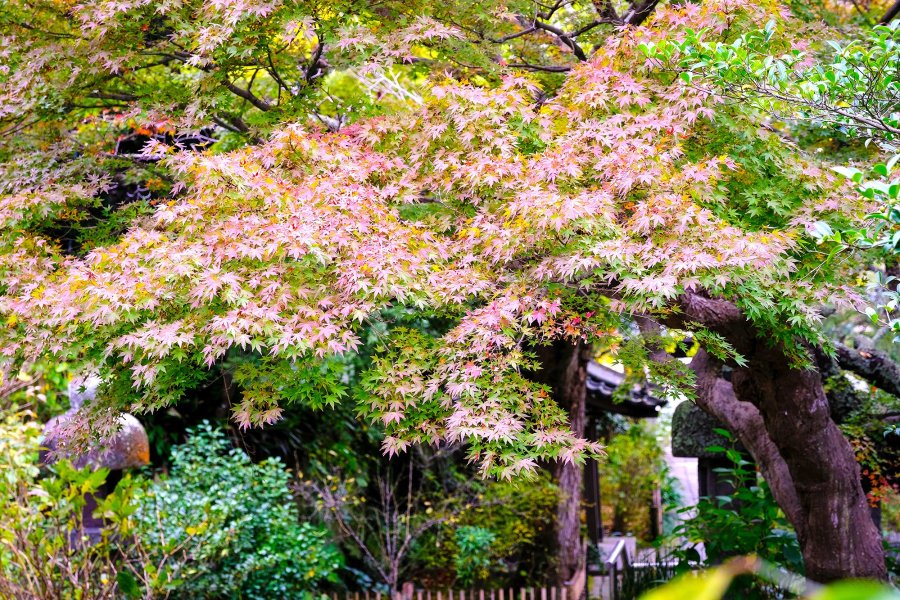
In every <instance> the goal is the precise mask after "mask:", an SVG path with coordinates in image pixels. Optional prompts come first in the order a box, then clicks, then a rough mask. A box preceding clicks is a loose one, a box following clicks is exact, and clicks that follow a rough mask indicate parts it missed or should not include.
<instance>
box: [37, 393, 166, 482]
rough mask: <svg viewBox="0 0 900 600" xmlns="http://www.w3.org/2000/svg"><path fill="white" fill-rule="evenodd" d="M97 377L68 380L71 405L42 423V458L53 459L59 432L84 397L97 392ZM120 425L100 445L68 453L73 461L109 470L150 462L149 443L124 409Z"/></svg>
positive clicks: (76, 463) (138, 465)
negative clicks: (77, 453)
mask: <svg viewBox="0 0 900 600" xmlns="http://www.w3.org/2000/svg"><path fill="white" fill-rule="evenodd" d="M99 385H100V380H99V378H97V377H92V376H89V377H84V378H76V379H73V380H72V381H71V382H70V383H69V403H70V405H71V408H70V409H69V410H67V411H66V412H65V413H63V414H61V415H60V416H58V417H54V418H53V419H51V420H50V421H49V422H48V423H47V424H46V425H45V426H44V447H45V448H46V450H44V451H42V452H41V455H42V456H41V460H42V462H44V461H46V460H48V459H49V460H50V461H52V460H54V457H55V454H56V452H55V451H56V449H57V446H58V437H59V435H58V434H59V432H60V430H61V429H62V427H63V426H64V425H65V424H66V423H67V422H68V421H70V420H71V419H72V417H73V416H74V415H75V412H76V411H77V410H78V409H79V408H81V406H82V404H83V403H84V402H85V401H90V400H93V399H94V397H96V395H97V387H98V386H99ZM118 425H119V429H118V431H117V432H116V434H115V435H113V437H112V439H110V440H107V442H106V444H104V445H103V446H101V447H98V448H95V449H92V450H90V451H88V452H86V453H84V454H79V455H78V456H74V457H71V459H72V464H73V465H74V466H75V467H76V468H78V469H80V468H83V467H85V466H90V467H91V468H93V469H98V468H101V467H106V468H107V469H110V470H118V469H127V468H129V467H142V466H144V465H146V464H149V462H150V443H149V441H148V440H147V432H146V431H145V430H144V427H143V425H141V423H140V421H138V420H137V419H136V418H135V417H134V416H133V415H130V414H127V413H124V414H122V415H121V416H120V417H119V423H118Z"/></svg>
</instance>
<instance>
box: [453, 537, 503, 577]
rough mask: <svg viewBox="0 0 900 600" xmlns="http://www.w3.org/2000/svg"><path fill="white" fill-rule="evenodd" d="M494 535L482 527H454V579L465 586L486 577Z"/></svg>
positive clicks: (489, 565)
mask: <svg viewBox="0 0 900 600" xmlns="http://www.w3.org/2000/svg"><path fill="white" fill-rule="evenodd" d="M495 538H496V536H495V535H494V534H493V533H491V532H490V530H488V529H485V528H483V527H472V526H467V525H463V526H462V527H458V528H457V529H456V536H455V541H456V557H455V558H454V559H453V565H454V566H455V567H456V580H457V581H458V582H459V583H460V584H461V585H462V586H463V587H466V588H469V587H472V585H473V584H474V583H475V582H476V581H479V580H484V579H486V578H487V576H488V573H489V570H490V567H491V559H490V550H491V544H492V543H493V542H494V539H495Z"/></svg>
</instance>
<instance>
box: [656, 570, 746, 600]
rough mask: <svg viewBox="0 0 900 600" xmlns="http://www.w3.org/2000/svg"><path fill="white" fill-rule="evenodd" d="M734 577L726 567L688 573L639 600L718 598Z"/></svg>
mask: <svg viewBox="0 0 900 600" xmlns="http://www.w3.org/2000/svg"><path fill="white" fill-rule="evenodd" d="M732 577H734V574H733V573H732V571H730V570H728V569H714V570H711V571H705V572H703V573H699V574H698V573H688V574H686V575H682V576H681V577H678V578H676V579H673V580H672V581H671V582H670V583H667V584H666V585H664V586H662V587H659V588H656V589H655V590H651V591H650V592H648V593H646V594H644V595H643V596H641V600H719V599H720V598H722V596H723V595H724V594H725V590H727V589H728V586H729V585H730V584H731V579H732Z"/></svg>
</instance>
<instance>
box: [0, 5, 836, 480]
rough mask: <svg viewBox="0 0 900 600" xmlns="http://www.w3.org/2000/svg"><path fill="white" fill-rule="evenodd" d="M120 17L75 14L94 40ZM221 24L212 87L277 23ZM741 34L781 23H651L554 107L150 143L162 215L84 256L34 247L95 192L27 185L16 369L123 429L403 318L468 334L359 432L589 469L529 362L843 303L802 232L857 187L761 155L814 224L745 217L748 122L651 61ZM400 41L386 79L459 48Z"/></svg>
mask: <svg viewBox="0 0 900 600" xmlns="http://www.w3.org/2000/svg"><path fill="white" fill-rule="evenodd" d="M132 4H133V0H130V1H128V2H116V3H113V2H103V3H99V4H97V5H96V6H93V7H92V8H90V10H89V9H88V8H85V7H79V8H78V9H77V10H78V14H79V18H81V19H83V20H84V23H85V25H89V26H87V27H86V30H87V31H89V32H98V33H97V34H96V35H98V36H102V35H106V34H107V33H111V31H112V30H111V29H109V28H110V27H112V26H113V24H114V23H115V22H116V19H117V18H118V15H119V14H120V13H123V11H124V12H127V11H129V10H131V7H132ZM137 4H142V5H143V4H146V3H145V2H143V0H139V1H138V2H137ZM219 4H223V3H218V2H206V3H204V4H203V7H202V8H201V9H200V10H201V12H202V11H207V12H209V15H210V16H211V17H212V16H213V15H214V16H215V19H216V21H217V23H218V24H217V25H216V28H215V30H213V29H209V28H207V29H205V30H202V31H198V32H195V33H194V35H198V36H202V37H201V41H200V44H199V47H200V48H201V49H202V51H201V52H200V53H199V54H198V55H197V56H198V57H199V58H197V60H196V61H195V62H196V63H197V66H199V67H202V66H203V60H204V59H203V56H204V53H205V52H213V50H214V48H217V47H219V46H220V45H221V44H223V43H224V40H225V39H226V38H228V36H231V35H232V34H234V32H235V28H236V27H238V26H239V25H240V23H242V22H244V21H245V20H251V21H252V20H254V19H261V18H265V17H266V16H267V15H269V14H270V13H272V12H273V11H276V10H279V9H278V7H277V5H276V4H274V3H272V4H270V3H259V2H256V3H231V2H230V3H224V5H223V6H219ZM167 6H168V5H167V4H165V3H163V4H162V5H160V6H159V7H157V8H156V10H158V11H163V12H165V11H166V10H168V8H167ZM172 6H173V7H174V6H175V5H174V4H173V5H172ZM173 10H174V9H173ZM736 11H741V15H743V17H744V18H748V19H751V20H752V19H755V20H756V21H760V20H761V19H763V18H767V15H766V14H765V11H757V12H754V10H753V9H752V8H751V9H749V10H747V9H745V7H744V8H738V7H736V3H734V2H731V1H723V2H714V3H705V4H704V5H702V6H699V5H693V4H685V5H683V6H679V7H674V8H667V9H664V10H660V12H659V14H658V15H657V16H656V17H655V21H654V23H655V25H654V27H652V28H642V29H636V28H634V29H626V30H624V31H622V32H621V33H620V34H619V35H617V36H615V37H611V38H610V39H609V40H608V42H607V43H606V44H605V45H604V46H602V47H600V48H598V49H597V51H596V52H595V53H594V54H593V56H592V57H591V58H590V60H588V61H586V62H584V63H583V64H580V65H579V66H577V67H575V68H574V69H573V70H572V71H571V72H570V73H569V75H568V76H567V78H566V80H565V83H564V84H563V85H562V87H561V88H560V89H559V90H557V91H556V93H555V94H554V95H552V97H549V98H546V97H544V95H543V94H542V90H541V88H540V86H539V84H538V83H537V80H536V79H534V78H532V77H528V76H523V75H521V74H518V75H507V76H505V77H504V78H503V79H502V81H501V82H500V83H499V84H498V85H496V86H488V85H482V84H478V83H461V82H458V81H455V80H452V79H446V80H444V81H440V82H436V83H435V85H433V86H432V87H431V88H430V89H429V93H428V95H427V97H426V99H425V101H424V104H423V105H422V106H420V107H413V108H409V109H407V110H405V111H401V112H399V113H396V114H392V115H387V116H380V117H374V118H369V119H362V120H359V121H357V122H355V123H353V124H351V125H348V126H346V127H343V128H342V129H341V130H340V131H338V132H332V131H327V130H325V129H322V128H318V127H314V126H309V125H305V124H287V125H284V126H282V127H280V128H278V129H277V130H276V131H275V132H274V133H273V134H272V135H271V136H270V137H269V138H268V139H266V140H264V141H261V142H260V143H258V144H255V145H250V146H245V147H243V148H239V149H236V150H232V151H229V152H224V153H210V152H206V153H201V152H193V151H185V150H181V149H178V148H175V147H170V146H165V145H164V144H163V143H161V142H157V143H153V144H149V145H148V146H147V148H146V149H145V151H144V154H145V156H154V157H160V156H163V157H164V158H163V164H164V165H165V166H166V167H167V168H168V169H169V171H170V172H171V173H172V174H174V175H173V176H174V177H176V178H177V184H176V185H175V186H174V191H173V196H172V198H171V199H169V200H166V201H164V202H161V203H160V204H159V206H158V208H157V209H156V210H155V212H154V214H153V215H152V216H151V217H149V218H145V219H142V220H138V221H135V222H134V223H133V224H132V226H131V228H130V229H129V230H128V231H127V233H126V234H124V235H123V236H122V237H121V239H120V240H119V241H118V242H117V243H114V244H110V245H107V246H103V247H98V248H95V249H93V250H91V251H90V252H88V253H87V254H86V255H85V256H82V257H73V256H63V255H62V254H60V253H59V252H58V251H57V250H56V249H54V248H53V247H52V245H51V244H48V243H47V242H46V241H45V240H44V239H43V238H42V237H41V236H40V235H38V234H37V233H34V232H30V233H26V231H27V229H26V228H25V227H24V225H23V224H25V223H26V222H27V220H28V219H30V218H34V215H35V212H37V213H41V212H46V211H51V210H54V208H53V207H58V206H60V205H64V204H65V198H66V197H67V196H78V197H82V196H90V195H91V194H92V193H93V192H94V191H95V190H96V189H99V188H100V187H102V185H104V183H103V181H102V180H101V179H100V178H99V177H98V178H97V179H96V181H94V182H92V183H85V182H84V181H83V180H82V179H80V178H76V180H74V181H70V182H69V183H68V184H66V185H65V187H64V189H62V188H60V189H57V186H58V185H62V182H64V181H66V180H65V178H62V179H60V183H59V184H57V183H48V182H47V181H46V179H45V176H44V175H43V174H42V173H43V171H42V170H41V169H42V168H43V167H41V166H39V165H34V166H32V167H30V168H29V170H28V171H27V172H28V173H29V175H28V177H30V178H31V180H33V181H31V182H30V183H24V182H23V180H22V179H21V177H20V178H19V179H18V184H17V185H7V187H6V188H4V190H3V192H4V193H3V195H2V197H0V226H2V227H3V230H4V240H6V242H4V243H6V244H7V246H6V251H5V252H4V254H3V255H2V258H0V274H2V275H3V282H4V283H3V289H2V292H3V293H2V296H0V314H2V315H4V317H5V318H6V319H7V323H8V327H6V328H5V329H4V330H3V332H2V333H0V339H2V348H3V355H4V356H5V357H7V358H8V359H9V360H12V361H18V362H20V363H22V362H24V363H27V362H29V361H34V360H38V359H40V358H42V357H47V356H57V357H60V358H65V359H66V360H73V361H75V362H77V363H79V364H82V365H85V366H86V367H88V368H91V369H94V370H97V371H99V372H100V373H101V374H102V375H103V377H104V378H105V379H106V380H107V381H108V382H110V383H109V389H110V390H115V389H119V390H121V389H123V387H122V386H123V385H125V384H127V385H125V387H130V388H132V389H133V391H134V392H133V393H132V394H131V396H130V397H131V398H136V399H137V400H136V401H135V404H134V405H132V406H126V407H125V408H130V409H132V410H141V409H148V408H155V407H158V406H160V405H164V404H166V403H168V402H171V401H173V400H174V399H177V397H178V394H179V393H180V390H181V387H180V386H183V385H184V382H185V379H184V377H182V376H181V374H182V373H183V370H184V369H189V370H202V369H204V368H207V367H209V366H211V365H214V364H216V363H217V362H219V361H222V360H223V359H224V357H225V356H226V354H227V353H228V352H229V351H230V350H232V349H235V348H241V349H245V350H249V351H253V352H256V353H260V354H263V355H268V356H271V357H273V358H275V359H279V360H285V361H289V362H291V361H293V362H296V363H297V364H303V363H304V362H305V361H311V360H317V359H320V358H323V357H327V356H332V355H335V354H342V353H352V352H354V351H356V350H357V349H358V348H359V347H360V345H361V343H362V341H361V331H362V329H363V328H364V327H365V325H366V324H367V323H369V322H370V321H372V320H373V319H377V318H378V315H379V314H381V313H382V312H383V311H385V310H388V309H396V308H398V307H402V308H404V309H408V310H411V311H421V312H424V313H427V314H433V315H441V316H444V317H448V318H451V319H452V320H453V321H454V323H455V325H454V326H453V327H452V328H451V329H450V330H449V332H448V333H446V334H445V335H443V336H440V337H434V336H427V335H424V334H422V333H421V332H417V331H414V330H410V329H404V328H396V329H394V330H392V331H390V333H389V335H388V337H387V338H386V339H385V340H384V341H383V344H382V349H381V352H380V353H378V354H377V355H376V357H375V359H374V363H373V366H372V368H371V370H370V371H369V372H368V373H367V374H366V375H365V378H364V385H365V388H366V391H367V394H366V396H365V398H364V400H363V402H362V404H361V406H360V410H361V412H362V413H363V414H365V415H366V416H368V417H370V418H372V419H374V420H377V421H379V422H380V423H381V424H382V425H383V426H384V428H385V431H386V439H385V442H384V448H385V450H386V451H387V452H388V453H395V452H399V451H402V450H403V449H404V448H406V447H407V446H408V445H409V444H411V443H419V442H427V443H437V442H440V441H463V442H467V443H468V444H469V447H470V452H471V458H473V459H474V460H477V461H479V462H480V464H481V465H482V467H483V469H484V470H485V472H489V473H495V474H499V475H502V476H510V475H513V474H516V473H519V472H522V471H529V470H532V469H534V468H535V466H536V464H537V460H538V459H540V458H560V459H563V460H567V461H574V460H578V459H579V458H580V457H582V456H584V455H585V453H598V452H601V448H600V447H599V446H598V445H597V444H594V443H591V442H588V441H586V440H584V439H580V438H578V437H577V436H575V435H573V434H572V432H571V431H570V430H569V428H568V425H567V419H566V415H565V413H564V412H563V411H562V410H561V409H560V407H559V406H558V405H556V404H555V403H554V402H553V401H552V398H551V397H550V394H549V392H548V390H547V388H546V387H543V386H541V385H538V384H536V383H534V382H533V381H532V380H531V379H529V378H528V377H527V373H528V371H530V370H534V369H536V368H537V365H536V363H535V360H534V357H533V354H532V352H531V351H532V349H533V348H534V347H535V346H537V345H541V344H547V343H551V342H553V341H554V340H559V339H569V340H577V339H584V340H595V339H597V338H598V337H600V336H603V335H606V334H608V332H610V331H615V330H617V329H621V328H622V327H626V325H624V323H626V322H627V321H628V319H629V318H630V316H631V315H634V314H646V313H659V312H665V311H668V310H671V306H672V302H673V300H674V299H675V298H677V297H678V296H680V295H682V294H684V293H686V292H691V291H702V292H703V293H707V294H712V295H717V296H722V297H726V298H729V299H732V300H734V301H735V302H737V303H738V304H739V305H741V306H756V307H759V306H769V307H774V306H776V304H778V303H779V302H782V300H784V299H789V301H790V302H789V305H790V307H793V308H792V310H794V316H795V317H796V315H797V314H798V313H799V314H800V315H801V316H800V317H799V318H800V319H801V320H804V319H805V320H807V321H810V322H812V321H813V320H814V319H815V318H816V315H815V314H814V312H813V311H811V310H810V309H808V308H807V307H808V306H809V305H811V304H813V303H814V301H815V302H818V301H821V300H822V299H823V298H826V297H827V298H828V299H833V298H832V296H834V297H836V298H838V299H843V300H844V301H847V300H848V299H849V300H852V298H853V292H852V290H849V289H846V288H840V287H837V286H833V287H830V288H827V287H826V288H823V287H822V286H820V285H818V284H815V285H813V284H812V283H813V282H814V278H812V277H809V278H807V279H806V280H805V281H804V280H803V278H804V277H806V276H807V274H808V272H809V271H808V270H804V269H806V266H804V265H807V264H808V263H809V261H810V259H809V258H808V257H807V256H806V254H805V252H806V248H807V247H808V245H809V244H808V241H809V239H810V237H809V234H808V229H809V227H811V225H812V223H814V222H815V221H816V220H819V219H828V218H832V216H833V215H835V214H838V213H841V211H843V212H844V213H846V212H847V209H846V206H848V205H849V204H848V203H843V202H841V201H838V200H837V199H840V198H842V194H843V193H845V191H844V190H843V188H839V187H838V186H837V184H836V183H835V182H834V180H833V179H832V178H830V177H829V176H827V175H824V174H823V173H822V171H819V170H817V167H816V166H815V165H814V164H813V163H812V162H811V161H810V160H809V159H808V158H805V157H803V156H802V155H801V154H799V153H797V152H794V151H791V150H784V148H785V146H784V144H782V143H781V142H780V141H779V140H777V139H773V138H775V136H774V135H769V134H766V133H759V135H760V136H763V137H766V136H767V137H766V139H767V140H768V141H767V143H769V144H774V145H778V146H779V147H781V148H782V150H783V151H785V152H789V153H790V156H791V159H792V164H789V165H787V164H786V165H785V174H784V176H785V177H787V178H789V180H790V181H791V182H792V185H793V186H794V187H795V188H796V189H798V190H801V191H802V194H801V201H800V202H799V203H798V204H797V205H795V206H794V207H793V209H792V211H791V212H790V214H789V215H788V218H787V219H786V220H785V221H784V223H783V224H782V225H781V226H779V227H770V226H758V227H748V226H746V225H745V224H744V223H742V222H741V221H739V220H737V219H734V218H732V216H731V213H730V211H731V210H732V209H733V204H734V202H735V198H734V197H732V195H731V193H730V192H729V191H728V190H729V189H730V188H729V185H731V184H733V182H734V181H735V180H738V179H739V178H740V177H742V176H743V175H744V173H743V168H742V166H741V165H740V164H739V161H736V160H735V158H734V157H732V156H731V155H729V147H728V145H727V144H724V145H723V144H721V143H719V144H716V145H713V144H708V145H705V144H704V143H703V136H705V135H707V134H708V131H709V129H710V128H711V127H714V126H715V122H716V118H717V114H718V113H720V112H723V113H729V114H732V115H733V114H734V112H735V110H737V109H735V107H728V106H724V105H722V104H720V103H719V100H718V99H717V98H716V97H714V96H711V95H710V94H709V93H708V92H706V91H703V90H699V89H696V88H694V87H692V86H690V85H689V84H688V83H686V82H685V81H683V80H681V79H678V78H674V77H672V76H670V74H668V73H666V72H665V71H664V70H660V69H659V68H658V67H659V65H658V64H655V63H654V62H653V61H652V60H646V58H645V57H644V55H643V54H642V53H641V52H640V51H639V50H638V47H639V46H640V45H641V44H646V43H647V42H648V41H651V40H653V39H662V38H670V39H678V38H679V36H683V35H684V32H685V31H686V30H687V29H695V30H696V29H701V28H705V29H707V30H709V31H714V32H723V31H725V30H726V26H727V24H728V23H730V22H731V21H732V20H733V17H734V14H735V12H736ZM210 27H212V26H210ZM104 32H105V33H104ZM368 35H369V34H363V33H358V32H357V33H354V32H350V31H348V32H347V33H346V36H345V38H344V44H346V45H347V46H348V47H350V46H353V45H366V44H371V43H372V41H373V40H371V39H370V38H369V37H367V36H368ZM398 35H399V36H394V37H393V38H392V39H394V40H395V42H396V44H394V45H391V44H388V45H387V46H386V47H387V48H388V49H389V50H390V52H388V53H387V54H386V56H387V57H388V60H394V59H397V60H403V59H404V57H406V56H407V54H408V47H407V46H404V44H407V45H408V44H411V43H412V42H413V41H414V40H416V39H421V38H423V37H426V38H427V37H429V36H432V37H437V38H448V37H453V36H456V35H457V32H456V31H455V30H452V29H449V28H434V27H432V26H430V25H429V24H427V23H426V22H424V21H418V22H416V23H415V24H414V25H413V26H412V27H411V29H410V30H408V31H407V32H406V33H403V34H398ZM85 43H90V42H85ZM42 51H45V50H42ZM101 55H102V53H101ZM40 60H42V59H41V58H40V57H32V58H30V59H29V61H31V64H35V63H34V61H38V62H39V61H40ZM105 68H109V65H107V66H106V67H105ZM20 77H29V76H28V75H26V74H24V73H23V74H21V75H20ZM21 85H22V86H25V85H26V83H22V84H21ZM4 89H6V90H8V89H9V87H8V86H6V87H5V88H4ZM7 93H8V92H7ZM7 98H9V97H8V96H7ZM735 118H737V117H735ZM23 160H24V159H23ZM4 168H6V169H12V168H15V165H14V164H13V163H9V164H8V165H6V166H5V167H4ZM53 168H56V167H53ZM10 179H12V178H10ZM844 217H846V214H845V215H844ZM844 217H842V218H844ZM798 274H799V275H802V277H798ZM823 290H825V291H823ZM584 298H588V299H590V302H592V308H591V310H590V312H585V311H584V310H580V309H579V307H581V306H583V302H584V300H583V299H584ZM773 310H774V309H773ZM784 310H787V309H784ZM777 318H781V317H780V316H779V317H777ZM116 386H119V387H118V388H117V387H116ZM109 395H110V397H112V396H114V394H112V392H110V393H109ZM126 397H129V396H126ZM279 414H280V411H279V408H278V389H277V386H276V387H273V386H268V387H266V389H265V390H261V389H259V390H249V391H248V393H247V395H246V398H245V402H243V403H241V404H240V405H239V406H238V408H237V413H236V418H237V419H238V421H239V422H240V423H241V424H242V425H245V426H250V425H260V424H264V423H268V422H272V421H273V420H275V419H277V418H278V416H279Z"/></svg>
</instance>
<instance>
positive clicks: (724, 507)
mask: <svg viewBox="0 0 900 600" xmlns="http://www.w3.org/2000/svg"><path fill="white" fill-rule="evenodd" d="M719 431H720V432H721V433H722V434H723V435H730V434H728V432H727V431H724V430H719ZM711 449H714V450H717V451H719V452H722V453H724V454H725V456H727V458H728V459H729V461H730V462H731V464H732V466H731V467H729V468H722V469H718V472H719V476H720V477H724V478H725V479H726V480H727V481H729V482H730V483H731V485H732V486H733V487H734V488H735V492H734V493H733V494H732V495H731V496H719V497H715V498H702V499H701V500H700V502H698V503H697V504H696V505H695V506H689V507H686V508H683V509H681V510H680V511H679V512H681V513H682V514H685V515H686V516H688V518H687V519H686V520H685V521H683V522H682V523H681V524H680V525H678V526H677V527H676V528H675V530H674V532H673V535H674V536H675V538H680V539H681V540H683V541H682V544H681V545H680V546H679V547H678V548H677V549H676V550H675V551H674V555H675V557H676V558H678V559H679V560H680V561H681V562H682V563H683V566H684V567H686V566H687V563H689V562H698V561H700V559H701V554H700V552H699V551H698V550H699V548H698V547H699V546H700V545H701V544H702V545H703V547H704V548H705V550H706V560H705V564H707V565H712V564H714V562H716V561H720V560H722V559H723V558H726V557H729V556H738V555H750V554H752V555H755V556H758V557H759V558H760V559H763V560H765V561H768V562H771V563H775V564H777V565H779V566H781V567H785V568H787V569H789V570H791V571H793V572H796V573H802V572H803V558H802V555H801V553H800V545H799V543H798V542H797V536H796V534H795V533H794V531H793V528H792V527H791V525H790V523H789V522H788V520H787V518H786V517H785V516H784V513H783V512H782V511H781V509H780V508H779V507H778V504H777V503H776V502H775V499H774V498H773V497H772V492H771V490H770V489H769V486H768V484H766V482H765V481H764V480H763V479H762V478H761V477H759V475H758V474H757V472H756V471H755V469H754V468H753V465H752V464H750V463H749V462H748V461H746V460H744V458H743V456H742V455H741V453H740V452H738V451H737V450H734V449H725V448H721V447H716V448H711ZM739 583H740V582H739ZM764 587H765V586H760V585H758V584H754V587H753V589H747V590H744V592H743V593H744V596H742V597H746V598H756V597H769V596H770V593H771V590H768V589H763V588H764Z"/></svg>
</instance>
